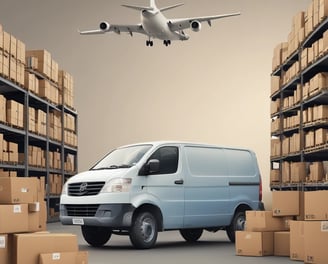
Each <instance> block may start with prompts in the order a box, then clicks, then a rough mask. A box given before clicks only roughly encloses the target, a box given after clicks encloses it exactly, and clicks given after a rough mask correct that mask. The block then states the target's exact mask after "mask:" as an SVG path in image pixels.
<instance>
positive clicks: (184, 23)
mask: <svg viewBox="0 0 328 264" xmlns="http://www.w3.org/2000/svg"><path fill="white" fill-rule="evenodd" d="M239 15H240V13H232V14H224V15H217V16H204V17H192V18H178V19H169V27H170V29H171V30H172V31H177V30H183V29H187V28H190V23H191V22H192V21H198V22H207V23H208V24H209V25H210V26H211V25H212V24H211V21H212V20H215V19H221V18H225V17H231V16H239Z"/></svg>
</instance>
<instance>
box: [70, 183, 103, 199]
mask: <svg viewBox="0 0 328 264" xmlns="http://www.w3.org/2000/svg"><path fill="white" fill-rule="evenodd" d="M104 185H105V182H78V183H71V184H69V185H68V195H70V196H90V195H97V194H98V193H99V192H100V191H101V189H102V187H103V186H104Z"/></svg>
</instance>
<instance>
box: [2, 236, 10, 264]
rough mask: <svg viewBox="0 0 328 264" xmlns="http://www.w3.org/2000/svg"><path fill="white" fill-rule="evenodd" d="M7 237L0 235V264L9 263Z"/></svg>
mask: <svg viewBox="0 0 328 264" xmlns="http://www.w3.org/2000/svg"><path fill="white" fill-rule="evenodd" d="M8 244H9V243H8V235H7V234H1V235H0V263H3V264H6V263H10V254H9V245H8Z"/></svg>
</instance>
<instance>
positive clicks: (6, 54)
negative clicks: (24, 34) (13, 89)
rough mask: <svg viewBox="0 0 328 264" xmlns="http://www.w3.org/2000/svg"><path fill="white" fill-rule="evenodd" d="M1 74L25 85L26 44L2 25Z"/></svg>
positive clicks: (0, 44) (0, 37) (0, 43)
mask: <svg viewBox="0 0 328 264" xmlns="http://www.w3.org/2000/svg"><path fill="white" fill-rule="evenodd" d="M0 64H1V66H0V75H3V76H5V77H7V78H9V79H10V80H12V81H13V82H14V83H17V84H19V85H20V86H24V82H25V81H24V70H25V44H24V43H23V42H22V41H20V40H19V39H17V38H16V37H15V36H13V35H11V34H9V33H8V32H6V31H4V30H3V28H2V26H1V25H0Z"/></svg>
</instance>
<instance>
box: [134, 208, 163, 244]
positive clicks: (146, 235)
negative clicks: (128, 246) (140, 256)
mask: <svg viewBox="0 0 328 264" xmlns="http://www.w3.org/2000/svg"><path fill="white" fill-rule="evenodd" d="M157 234H158V230H157V221H156V218H155V217H154V215H153V214H152V213H150V212H141V213H139V214H138V215H137V216H136V218H135V220H134V222H133V225H132V227H131V230H130V240H131V243H132V244H133V246H134V247H135V248H138V249H149V248H152V247H153V246H154V245H155V243H156V240H157Z"/></svg>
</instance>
